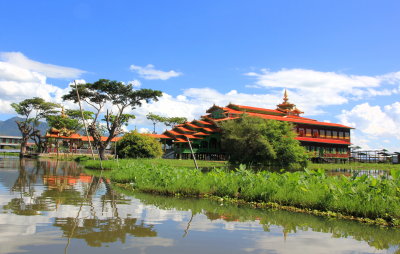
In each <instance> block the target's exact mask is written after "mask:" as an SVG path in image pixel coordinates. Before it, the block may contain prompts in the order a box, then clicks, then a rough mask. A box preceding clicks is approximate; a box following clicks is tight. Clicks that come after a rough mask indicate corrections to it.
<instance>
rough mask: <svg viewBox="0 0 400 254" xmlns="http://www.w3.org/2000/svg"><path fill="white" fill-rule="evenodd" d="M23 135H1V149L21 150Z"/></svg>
mask: <svg viewBox="0 0 400 254" xmlns="http://www.w3.org/2000/svg"><path fill="white" fill-rule="evenodd" d="M21 142H22V137H16V136H0V150H10V151H11V150H15V151H16V152H19V147H20V144H21Z"/></svg>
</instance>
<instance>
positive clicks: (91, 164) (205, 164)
mask: <svg viewBox="0 0 400 254" xmlns="http://www.w3.org/2000/svg"><path fill="white" fill-rule="evenodd" d="M81 161H85V162H84V163H83V164H84V165H85V167H87V168H93V169H95V168H96V167H97V166H98V163H97V162H96V161H92V160H90V157H88V156H86V157H85V158H82V159H79V162H81ZM132 163H144V164H147V165H152V166H154V167H157V166H168V167H174V168H176V167H184V168H195V165H194V162H193V160H175V159H162V158H158V159H150V158H140V159H120V160H118V164H117V163H116V162H115V161H112V160H110V161H103V168H104V169H108V170H111V169H117V168H118V167H125V166H127V165H130V164H132ZM197 165H198V166H199V167H200V168H213V167H225V166H227V165H228V164H227V162H225V161H204V160H198V161H197Z"/></svg>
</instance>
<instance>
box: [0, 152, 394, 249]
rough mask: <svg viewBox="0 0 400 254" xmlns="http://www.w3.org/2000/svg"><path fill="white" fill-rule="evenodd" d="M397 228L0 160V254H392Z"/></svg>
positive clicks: (70, 168)
mask: <svg viewBox="0 0 400 254" xmlns="http://www.w3.org/2000/svg"><path fill="white" fill-rule="evenodd" d="M399 248H400V229H387V228H380V227H375V226H369V225H363V224H359V223H356V222H349V221H343V220H336V219H326V218H321V217H316V216H311V215H305V214H296V213H289V212H282V211H271V210H257V209H250V208H244V207H236V206H231V205H227V204H223V203H218V202H211V201H208V200H194V199H179V198H168V197H160V196H154V195H148V194H142V193H127V192H124V191H123V190H119V189H117V188H116V187H114V186H112V185H111V184H110V183H109V182H108V181H106V180H105V179H101V178H98V177H95V178H92V177H90V176H87V175H85V174H84V173H82V170H81V169H80V168H79V166H77V165H76V164H75V163H71V162H59V163H57V162H55V161H34V160H23V161H19V160H18V159H2V160H0V253H21V252H27V253H41V254H42V253H115V254H116V253H202V254H204V253H229V254H233V253H396V252H397V253H399V252H400V251H398V250H399Z"/></svg>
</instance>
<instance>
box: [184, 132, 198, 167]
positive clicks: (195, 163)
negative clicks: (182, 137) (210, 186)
mask: <svg viewBox="0 0 400 254" xmlns="http://www.w3.org/2000/svg"><path fill="white" fill-rule="evenodd" d="M186 140H187V141H188V143H189V148H190V152H191V153H192V157H193V161H194V165H195V166H196V169H197V170H198V169H199V167H198V166H197V161H196V157H195V156H194V152H193V149H192V145H191V144H190V139H189V138H188V137H186Z"/></svg>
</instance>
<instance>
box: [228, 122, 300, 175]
mask: <svg viewBox="0 0 400 254" xmlns="http://www.w3.org/2000/svg"><path fill="white" fill-rule="evenodd" d="M221 128H222V138H221V146H222V148H223V149H224V151H226V152H227V153H228V154H229V155H230V161H231V162H234V163H244V164H264V165H271V166H278V167H282V168H293V167H299V166H300V167H304V166H306V164H307V159H308V158H307V152H306V150H305V149H304V147H302V146H301V145H300V143H299V141H297V140H296V139H295V136H296V134H295V133H294V132H293V127H292V125H291V124H290V123H287V122H279V121H274V120H265V119H261V118H255V117H250V116H247V115H244V116H242V117H241V118H239V119H235V120H230V121H224V122H221Z"/></svg>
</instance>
